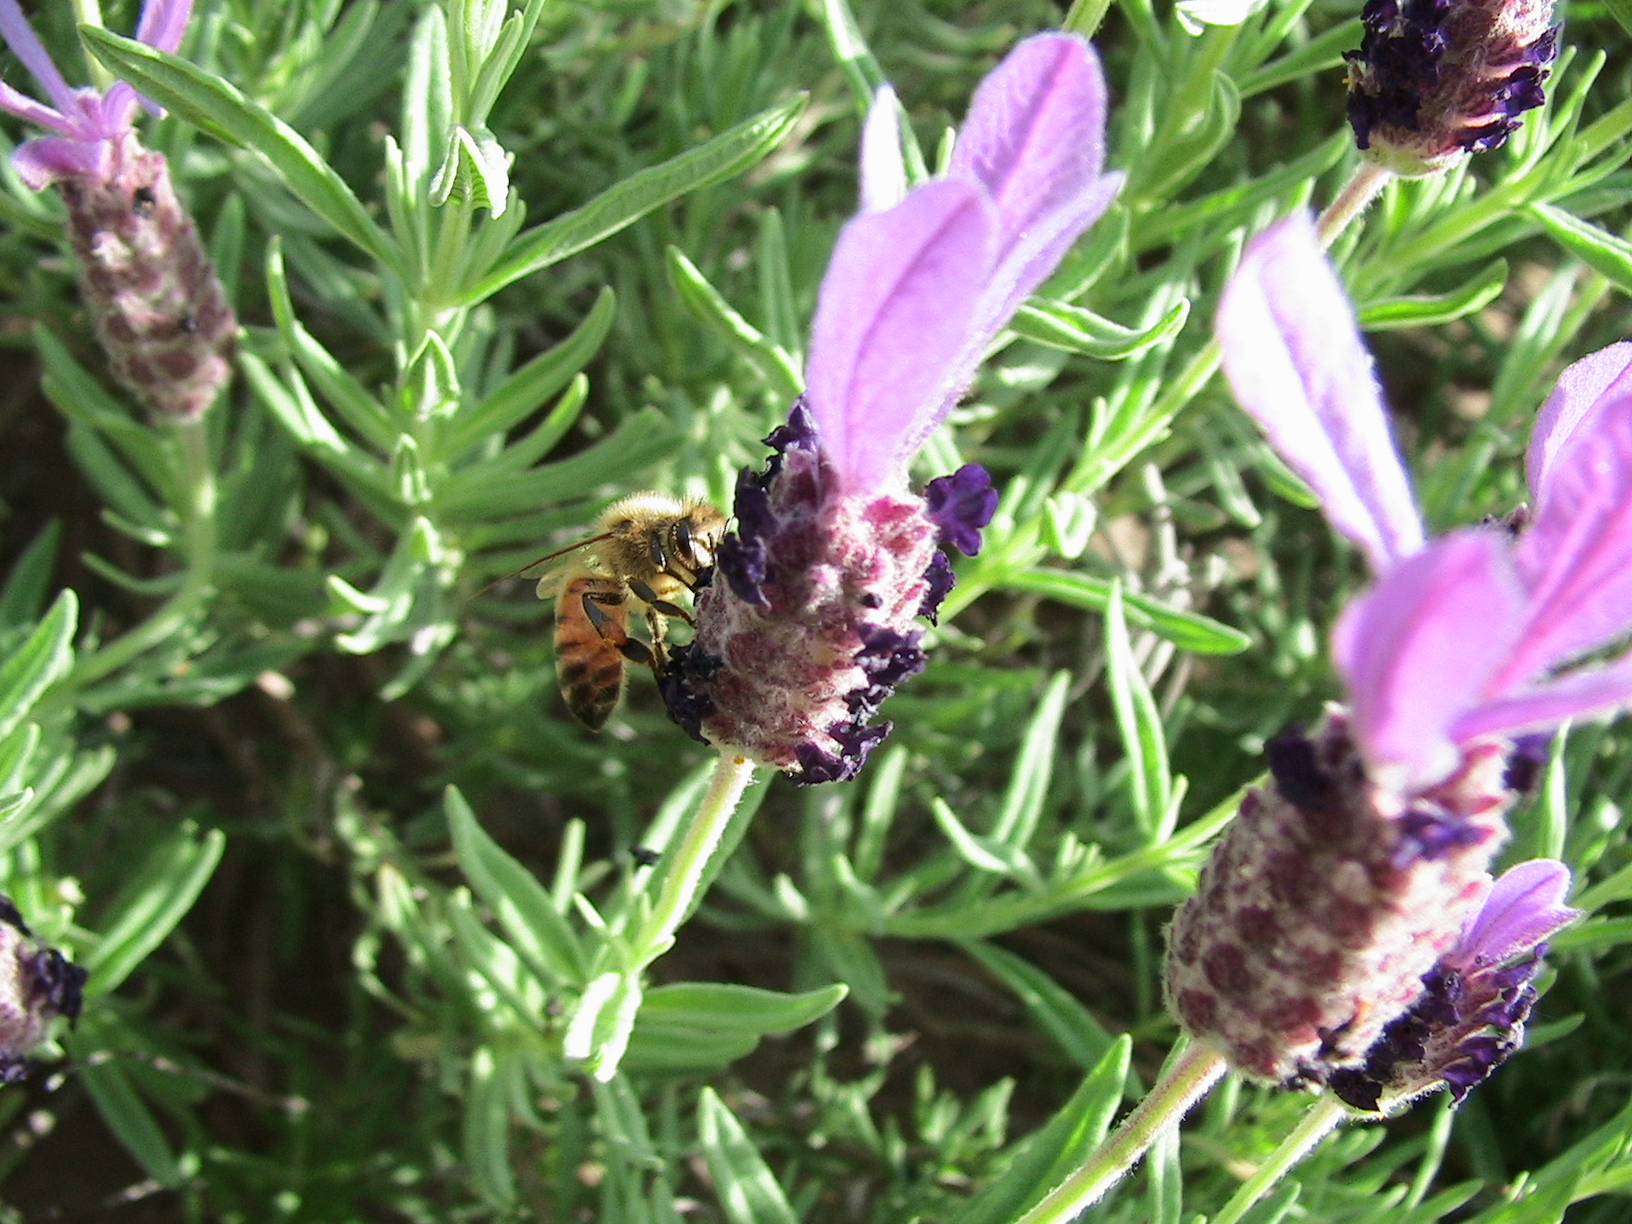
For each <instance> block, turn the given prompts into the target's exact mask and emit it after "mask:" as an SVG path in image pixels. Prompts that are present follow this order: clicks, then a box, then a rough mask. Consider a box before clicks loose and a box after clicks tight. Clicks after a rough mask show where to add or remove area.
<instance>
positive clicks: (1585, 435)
mask: <svg viewBox="0 0 1632 1224" xmlns="http://www.w3.org/2000/svg"><path fill="white" fill-rule="evenodd" d="M1627 347H1628V348H1629V349H1632V345H1628V346H1627ZM1555 457H1556V462H1554V463H1552V465H1551V466H1550V467H1547V468H1546V471H1545V475H1544V486H1545V493H1544V495H1543V497H1542V499H1541V501H1540V503H1539V504H1538V505H1537V507H1536V509H1535V513H1534V515H1533V516H1532V518H1531V521H1530V525H1529V528H1528V529H1527V530H1526V532H1525V534H1524V536H1523V538H1522V539H1521V540H1520V541H1519V546H1518V549H1517V550H1516V552H1515V554H1514V564H1515V565H1516V566H1517V568H1518V572H1519V577H1520V578H1521V580H1522V581H1523V582H1524V584H1525V586H1526V587H1528V588H1529V590H1530V621H1529V624H1528V625H1527V626H1526V627H1525V633H1524V637H1523V638H1522V639H1521V640H1520V642H1519V648H1518V649H1517V650H1516V651H1515V652H1514V654H1513V656H1512V657H1511V658H1510V659H1509V660H1508V661H1507V665H1506V666H1505V667H1504V668H1503V669H1502V672H1501V674H1500V675H1499V676H1498V677H1497V679H1496V681H1495V687H1494V689H1493V691H1492V693H1491V694H1490V695H1491V696H1493V697H1496V696H1504V695H1506V694H1507V693H1509V692H1511V691H1513V690H1515V689H1516V688H1518V686H1520V685H1522V684H1524V683H1525V682H1526V681H1527V680H1530V679H1532V678H1533V677H1535V676H1536V675H1537V674H1539V673H1540V672H1542V671H1544V670H1546V669H1547V668H1549V667H1556V666H1558V665H1559V664H1561V663H1564V662H1566V661H1568V660H1569V659H1572V658H1574V657H1576V656H1578V655H1581V654H1584V653H1585V652H1587V651H1590V650H1594V649H1596V648H1597V647H1599V646H1603V645H1605V644H1606V643H1609V642H1612V641H1614V640H1615V639H1616V638H1619V637H1621V636H1623V635H1624V634H1625V633H1626V632H1627V631H1628V630H1632V387H1629V388H1628V392H1627V395H1626V396H1625V398H1616V399H1613V400H1611V399H1610V398H1609V397H1599V398H1598V399H1597V401H1596V402H1595V403H1594V404H1593V405H1592V413H1591V416H1590V420H1583V430H1581V431H1578V432H1577V433H1576V435H1575V437H1574V439H1573V441H1571V442H1570V444H1569V445H1568V446H1566V447H1564V448H1563V449H1562V450H1560V451H1556V452H1555Z"/></svg>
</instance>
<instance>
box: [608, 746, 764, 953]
mask: <svg viewBox="0 0 1632 1224" xmlns="http://www.w3.org/2000/svg"><path fill="white" fill-rule="evenodd" d="M753 780H754V766H753V762H752V761H750V760H748V759H747V758H746V757H741V756H737V755H736V754H735V753H730V752H725V753H721V754H720V762H719V764H718V765H716V766H715V767H714V776H713V778H711V779H710V780H709V783H708V790H707V792H706V793H705V794H704V795H703V802H702V804H701V806H699V807H698V809H697V814H696V815H695V816H693V817H692V818H691V823H690V824H688V825H687V826H686V831H685V834H684V835H683V836H682V837H681V838H680V844H679V845H678V846H677V847H675V849H674V852H673V855H672V857H671V858H670V859H669V864H668V868H669V869H668V874H667V875H666V876H665V877H664V880H663V888H662V891H661V892H659V893H658V895H657V900H656V901H655V902H654V903H653V905H652V912H651V913H650V914H649V915H648V916H647V918H646V921H645V922H644V923H643V924H642V926H641V929H640V931H639V933H638V934H637V935H636V936H635V938H634V939H633V940H631V941H630V946H631V948H632V949H633V958H634V959H633V964H632V966H631V968H640V967H642V966H645V965H649V964H651V963H652V962H653V961H654V960H656V959H657V958H658V957H660V956H662V955H663V953H665V952H667V951H668V950H669V949H670V948H671V947H673V946H674V935H675V932H676V931H678V930H679V929H680V924H681V923H683V922H685V920H686V917H687V915H689V914H690V913H691V911H692V909H693V907H694V906H695V904H696V902H697V901H698V900H699V899H700V898H699V895H698V891H697V889H698V885H699V884H701V883H702V879H703V872H704V871H705V870H706V869H707V867H708V861H709V859H710V858H712V857H713V855H714V851H715V849H716V848H717V847H718V846H719V844H720V838H721V837H722V836H723V835H724V834H725V830H726V826H727V825H729V824H730V823H731V817H732V816H733V815H734V814H735V813H736V810H737V804H739V803H741V802H742V796H743V792H744V791H746V790H747V789H748V784H749V783H750V782H752V781H753Z"/></svg>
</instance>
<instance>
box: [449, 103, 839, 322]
mask: <svg viewBox="0 0 1632 1224" xmlns="http://www.w3.org/2000/svg"><path fill="white" fill-rule="evenodd" d="M806 100H807V99H806V97H805V95H804V94H800V95H799V96H798V97H795V98H790V99H789V100H788V101H786V102H783V103H782V104H781V105H779V106H773V107H771V108H770V109H769V110H764V111H761V112H760V113H759V114H757V115H755V116H753V117H752V118H750V119H745V120H744V121H743V122H741V123H739V124H737V126H736V127H734V128H730V129H729V130H727V131H724V132H721V133H720V134H719V135H718V136H716V137H714V139H712V140H710V141H708V142H706V143H705V144H702V145H699V146H698V147H697V148H695V149H689V150H687V151H686V152H684V153H682V154H680V155H679V156H678V157H672V158H670V159H669V160H668V161H666V162H663V163H662V164H661V165H657V166H651V167H648V168H647V169H645V170H641V171H639V172H638V173H636V174H632V175H630V176H629V177H628V178H626V179H624V180H623V181H622V182H621V183H618V184H617V185H616V186H613V187H609V188H607V189H606V190H605V191H603V192H602V193H601V194H600V195H598V196H596V197H595V198H594V199H593V200H591V201H590V202H589V203H587V204H585V205H583V206H582V207H580V208H575V209H573V210H572V211H571V212H569V213H563V214H562V215H561V216H559V217H556V218H554V219H553V220H550V221H546V222H545V223H544V224H543V225H539V226H535V227H534V228H533V229H530V230H528V231H527V232H526V233H524V234H522V235H521V236H520V237H519V238H517V239H516V241H515V243H514V244H513V245H512V247H511V250H510V251H509V253H508V254H507V255H506V256H505V257H504V258H503V259H502V260H500V262H499V263H498V265H497V266H496V267H494V268H492V269H491V270H490V271H489V272H488V273H487V274H486V275H485V276H483V277H482V278H481V279H480V280H479V281H477V282H476V283H475V284H473V285H468V286H466V287H465V291H464V294H463V301H464V303H465V304H466V305H473V304H475V303H477V302H480V301H483V300H484V299H486V298H488V297H491V296H492V295H493V294H495V293H497V292H498V291H499V290H500V289H503V288H504V287H505V286H506V285H508V284H511V283H512V282H514V281H518V280H520V279H521V278H522V277H524V276H529V275H531V274H532V273H534V272H537V271H538V270H539V269H541V268H547V267H549V266H550V265H551V264H554V263H559V262H560V261H561V260H563V259H566V258H567V257H568V256H569V255H576V254H577V253H578V252H579V251H582V250H584V249H585V248H586V247H591V246H594V245H595V243H597V242H599V241H600V240H601V239H603V238H606V237H608V236H609V235H611V234H615V233H617V232H618V231H619V230H620V229H622V228H623V227H624V226H626V225H629V224H630V223H632V222H634V221H637V220H639V219H640V218H641V217H643V216H645V215H646V214H647V213H649V212H651V211H652V210H653V209H654V208H659V207H661V206H662V205H664V204H667V203H668V202H669V201H670V200H673V199H676V198H678V197H680V196H682V195H685V194H686V193H687V192H690V191H696V190H697V189H698V188H700V187H707V186H709V185H711V184H713V183H718V182H721V181H723V180H725V179H728V178H732V177H734V176H736V175H738V174H741V173H742V172H743V171H744V170H747V169H748V168H749V167H750V166H753V165H756V164H757V163H758V162H760V161H761V160H762V159H763V158H764V157H765V156H766V155H767V154H769V153H770V151H771V150H772V149H774V148H776V146H777V145H779V144H781V143H782V141H783V140H785V139H786V138H787V136H788V134H789V133H790V132H792V131H793V127H794V124H795V123H796V122H797V121H798V119H799V116H800V115H801V114H803V113H804V109H805V103H806Z"/></svg>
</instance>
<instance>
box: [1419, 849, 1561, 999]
mask: <svg viewBox="0 0 1632 1224" xmlns="http://www.w3.org/2000/svg"><path fill="white" fill-rule="evenodd" d="M1569 891H1570V870H1569V868H1568V867H1566V866H1564V864H1563V863H1560V862H1559V861H1558V860H1557V859H1531V860H1530V861H1529V862H1527V863H1520V864H1518V866H1516V867H1510V868H1509V869H1508V870H1507V871H1505V872H1503V873H1502V876H1501V878H1500V879H1499V880H1497V881H1496V883H1495V884H1494V886H1492V888H1491V890H1490V893H1489V895H1488V896H1486V898H1485V903H1484V905H1483V907H1482V908H1481V909H1480V910H1479V912H1478V914H1477V915H1475V917H1474V919H1473V921H1472V922H1470V923H1469V924H1468V926H1467V928H1466V929H1465V930H1464V931H1463V932H1462V937H1461V938H1460V939H1459V940H1458V941H1457V944H1456V947H1455V949H1453V950H1452V952H1451V953H1450V955H1449V956H1447V957H1446V958H1445V961H1444V963H1445V964H1448V965H1450V966H1452V967H1453V968H1456V969H1459V970H1462V971H1463V972H1467V971H1469V970H1473V969H1482V968H1489V967H1490V966H1493V965H1499V964H1501V963H1502V962H1503V961H1506V960H1510V959H1512V958H1513V957H1514V956H1517V955H1518V954H1520V953H1521V952H1528V951H1529V950H1530V949H1532V948H1534V947H1535V946H1536V945H1537V944H1539V943H1541V942H1542V940H1544V939H1547V938H1549V937H1551V936H1552V935H1553V934H1555V933H1556V932H1558V931H1560V930H1562V929H1563V928H1564V927H1566V926H1568V925H1569V924H1570V923H1572V922H1574V921H1575V920H1576V919H1577V918H1579V917H1580V916H1581V911H1580V910H1578V909H1571V908H1570V907H1569V906H1567V905H1565V904H1564V898H1565V897H1566V896H1568V895H1569Z"/></svg>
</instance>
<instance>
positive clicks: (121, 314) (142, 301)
mask: <svg viewBox="0 0 1632 1224" xmlns="http://www.w3.org/2000/svg"><path fill="white" fill-rule="evenodd" d="M58 187H59V189H60V190H61V192H62V197H63V199H64V201H65V202H66V203H67V205H68V235H69V239H70V241H71V242H72V243H73V247H74V253H75V254H76V255H77V256H78V257H79V282H80V291H81V292H82V294H83V295H84V298H85V302H86V304H87V305H88V306H89V308H90V311H91V316H92V319H93V321H94V323H95V326H96V334H97V338H98V339H99V340H100V341H101V342H102V348H103V350H104V351H105V352H106V353H107V356H108V363H109V365H110V366H111V367H112V369H113V373H114V375H115V377H117V378H118V380H119V381H120V382H121V383H122V384H123V385H124V386H125V387H126V388H127V389H128V390H129V391H130V392H131V393H132V394H133V395H135V396H136V397H137V398H138V399H139V400H140V401H141V402H142V404H143V405H145V406H146V407H147V409H148V410H149V411H150V412H152V413H153V414H154V415H155V416H157V417H160V418H168V419H173V420H192V419H194V418H196V417H198V416H200V415H201V414H202V413H203V412H204V410H205V409H207V408H208V407H209V406H210V404H211V403H213V402H214V400H215V397H216V396H217V395H218V394H219V393H220V391H221V389H222V388H223V387H225V386H226V385H227V382H228V381H229V380H230V379H231V377H232V364H231V362H232V354H233V349H234V346H235V344H236V341H237V332H238V320H237V319H236V318H235V317H234V315H233V312H232V307H231V306H229V305H228V304H227V297H226V292H225V290H224V289H223V288H222V286H221V282H220V280H219V279H217V277H216V275H215V268H214V267H213V266H212V265H211V263H210V259H209V256H208V255H206V254H205V253H204V246H203V244H202V243H201V242H200V241H199V236H198V230H197V228H196V227H195V226H194V225H193V220H192V218H191V217H190V216H188V214H187V211H186V209H185V208H183V207H182V204H181V202H180V200H178V199H177V198H176V193H175V191H174V189H173V188H172V186H171V183H170V168H169V165H168V164H167V163H166V161H165V159H164V156H163V155H162V154H159V153H153V152H149V151H147V150H145V149H142V148H141V147H140V146H139V145H137V143H136V138H135V136H134V135H130V136H128V137H127V138H126V139H125V140H124V141H122V142H121V143H120V146H119V148H118V149H117V151H116V153H115V155H114V158H113V161H112V164H111V165H110V166H109V168H108V172H107V174H106V175H105V176H98V175H75V176H71V177H66V178H63V179H62V180H61V181H60V182H59V183H58Z"/></svg>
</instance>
